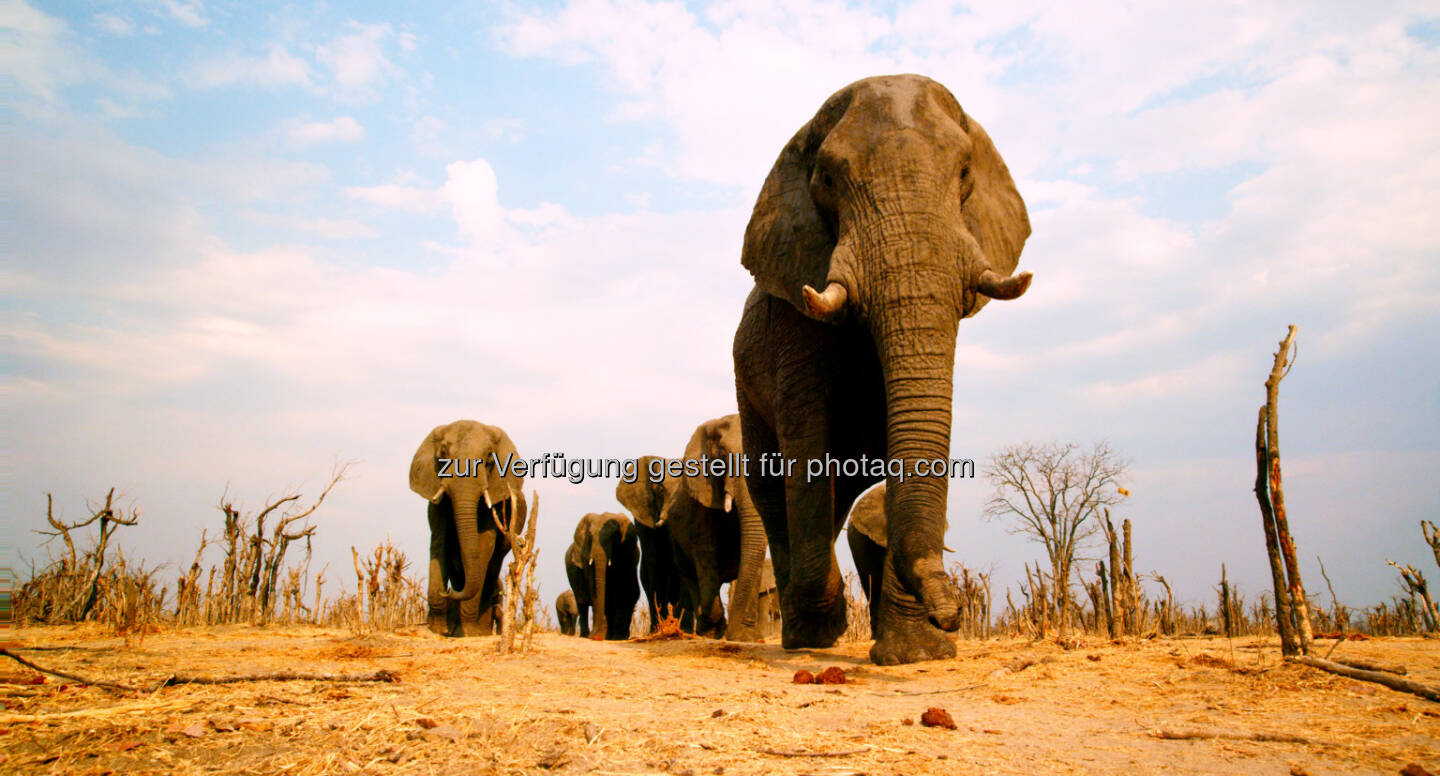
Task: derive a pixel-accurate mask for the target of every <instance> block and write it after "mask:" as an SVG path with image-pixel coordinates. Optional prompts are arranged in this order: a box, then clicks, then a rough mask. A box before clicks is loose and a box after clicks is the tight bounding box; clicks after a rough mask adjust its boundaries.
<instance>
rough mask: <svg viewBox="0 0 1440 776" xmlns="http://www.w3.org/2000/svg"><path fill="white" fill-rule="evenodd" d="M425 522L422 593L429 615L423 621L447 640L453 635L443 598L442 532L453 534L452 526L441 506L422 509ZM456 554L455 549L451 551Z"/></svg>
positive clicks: (446, 599)
mask: <svg viewBox="0 0 1440 776" xmlns="http://www.w3.org/2000/svg"><path fill="white" fill-rule="evenodd" d="M425 511H426V518H427V519H428V521H429V523H430V579H429V583H428V585H427V587H426V590H425V600H426V603H427V604H429V613H428V615H427V617H426V621H427V624H428V625H429V627H430V630H432V631H434V632H435V633H438V634H440V635H441V636H448V635H450V634H451V633H452V632H453V631H452V629H451V624H450V622H449V616H448V615H449V612H450V599H449V598H448V597H446V595H445V579H446V576H447V574H446V571H447V569H446V562H445V550H446V545H447V542H446V538H447V537H446V532H447V531H453V530H454V528H453V523H454V521H452V520H451V519H450V516H449V515H448V514H446V512H447V511H448V510H447V509H446V508H445V506H444V505H443V504H430V505H428V507H427V508H426V510H425ZM455 549H456V550H457V551H458V549H459V548H458V547H456V548H455Z"/></svg>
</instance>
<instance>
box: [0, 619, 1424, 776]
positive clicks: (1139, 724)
mask: <svg viewBox="0 0 1440 776" xmlns="http://www.w3.org/2000/svg"><path fill="white" fill-rule="evenodd" d="M11 644H12V645H25V646H32V647H33V646H46V647H50V648H51V649H47V650H43V651H38V650H37V651H26V650H23V649H20V650H17V652H18V653H19V654H21V655H23V656H25V657H27V658H28V659H30V660H33V661H34V662H36V663H38V664H40V665H42V666H45V667H53V668H58V669H61V670H66V671H70V672H73V673H78V674H81V675H83V676H85V677H89V678H104V679H108V680H111V681H116V682H123V683H126V684H130V685H144V686H147V687H151V686H154V685H155V684H156V683H157V682H159V681H160V680H162V679H163V678H164V677H165V676H167V675H169V674H172V673H176V672H189V673H203V674H210V675H217V676H219V675H235V674H239V673H250V672H259V671H270V670H300V671H334V672H345V673H360V672H369V671H373V670H375V669H378V668H384V669H389V670H391V671H394V672H396V673H397V674H398V675H399V681H397V682H394V683H374V682H371V683H336V682H296V681H291V682H274V681H270V682H249V683H244V684H236V685H219V686H199V685H188V686H174V687H166V688H164V689H160V690H158V691H154V692H147V693H144V694H124V693H113V692H109V691H106V690H102V689H99V688H95V687H84V686H80V685H77V684H75V683H73V682H67V681H65V680H57V679H54V678H50V679H47V680H46V681H45V682H44V683H43V684H32V683H28V682H33V681H34V677H35V674H33V673H32V672H30V671H29V670H27V669H24V668H22V667H21V666H20V665H18V664H16V663H14V662H12V661H9V660H3V663H4V665H0V682H3V683H0V694H3V699H4V701H5V704H6V706H7V710H6V711H5V712H3V716H0V771H3V772H5V773H104V772H112V771H113V772H127V773H129V772H137V773H139V772H150V773H173V772H179V773H193V772H226V773H294V774H308V773H347V772H366V773H382V774H384V773H396V774H400V773H424V774H430V773H436V774H440V773H462V772H463V773H495V774H508V773H543V772H560V773H594V774H645V773H671V774H696V775H697V776H698V775H700V774H718V773H724V774H750V773H811V774H859V773H864V774H890V773H904V774H916V773H966V774H971V773H997V774H1009V773H1023V774H1034V773H1106V774H1111V773H1147V774H1148V773H1193V774H1221V773H1227V774H1229V773H1234V774H1252V773H1253V774H1281V775H1283V774H1302V773H1307V774H1315V776H1319V775H1320V774H1327V773H1390V774H1394V773H1399V772H1400V769H1401V768H1403V767H1405V766H1406V765H1407V764H1410V763H1419V764H1421V765H1423V766H1424V767H1425V768H1427V769H1429V770H1430V771H1432V772H1433V771H1440V704H1435V703H1431V702H1427V701H1424V700H1422V699H1420V698H1417V697H1414V696H1411V695H1406V694H1402V693H1397V692H1393V691H1391V690H1388V689H1384V688H1382V687H1379V686H1377V685H1371V684H1363V683H1360V682H1356V681H1352V680H1350V679H1345V678H1341V677H1337V676H1332V675H1329V674H1326V673H1323V672H1320V671H1316V670H1314V669H1310V668H1305V667H1298V666H1293V665H1281V664H1280V663H1279V659H1278V656H1277V650H1276V648H1275V645H1274V644H1273V642H1267V643H1257V642H1256V641H1254V640H1249V639H1246V640H1237V641H1236V642H1235V643H1234V644H1233V645H1232V644H1230V643H1229V642H1227V641H1225V640H1224V639H1176V640H1166V639H1158V640H1154V641H1140V642H1138V643H1130V644H1119V645H1116V644H1111V643H1109V642H1096V641H1094V640H1091V641H1090V642H1089V643H1082V644H1081V645H1080V646H1079V647H1077V648H1074V649H1070V650H1065V649H1061V648H1060V647H1059V646H1056V645H1055V644H1053V643H1039V644H1035V643H1029V642H1023V641H1013V640H996V641H962V642H960V644H959V648H960V655H959V657H958V658H957V659H955V660H951V661H945V662H938V663H926V664H920V665H915V666H904V667H898V668H880V667H876V666H872V665H870V664H869V661H868V660H867V659H866V657H865V654H866V650H867V649H868V646H869V645H868V643H866V644H848V645H842V646H839V647H836V648H834V649H829V650H822V651H806V652H785V651H784V650H782V649H780V648H779V647H778V646H775V645H761V644H756V645H749V644H746V645H741V644H728V643H722V642H716V641H708V640H698V639H686V640H671V641H653V642H609V643H603V642H591V641H582V640H580V639H577V638H569V637H562V636H559V635H556V634H544V635H542V636H541V637H539V641H538V651H537V653H536V654H532V655H531V656H528V657H519V656H508V657H498V656H496V655H495V654H494V648H495V641H494V639H493V638H486V639H465V640H459V639H450V640H446V639H440V638H438V637H434V636H431V635H430V634H429V633H428V632H424V631H418V630H416V631H407V632H404V633H400V634H394V635H385V636H374V637H367V638H353V637H350V636H348V635H347V634H345V633H342V632H335V631H323V630H317V629H305V630H274V629H268V630H266V629H258V628H226V629H209V630H192V631H170V632H165V633H161V634H155V635H151V636H149V637H147V638H146V639H145V640H144V642H143V644H141V645H138V646H130V647H126V646H125V645H124V644H123V643H122V642H121V641H120V640H118V639H113V638H105V637H103V636H100V635H99V634H98V632H96V631H90V632H88V636H87V632H85V631H77V630H73V629H29V630H22V631H18V632H14V633H13V639H12V642H11ZM1322 644H1323V645H1324V646H1325V647H1326V648H1328V644H1329V642H1323V643H1322ZM57 647H58V649H57ZM1336 656H1349V657H1357V658H1370V659H1380V660H1386V661H1392V662H1401V663H1404V664H1405V665H1407V666H1408V667H1409V670H1410V676H1411V678H1414V679H1417V680H1419V681H1424V682H1428V683H1432V684H1436V683H1440V642H1436V641H1424V640H1419V639H1385V640H1372V641H1366V642H1346V643H1344V644H1342V645H1341V646H1340V647H1339V650H1338V651H1337V652H1336ZM1017 658H1019V659H1020V660H1018V661H1017ZM1026 658H1029V659H1033V660H1036V661H1038V662H1036V663H1034V664H1032V665H1030V666H1028V667H1026V668H1024V669H1022V670H1019V671H1013V672H1012V671H1007V670H1002V669H1004V667H1005V666H1006V665H1007V664H1008V665H1011V666H1015V665H1018V664H1019V663H1022V662H1025V659H1026ZM829 666H839V667H840V668H842V669H844V670H845V671H846V673H847V676H848V678H849V682H848V683H846V684H844V685H796V684H793V683H792V682H791V679H792V676H793V675H794V673H795V671H796V670H797V669H801V668H804V669H808V670H811V671H814V672H816V673H818V672H819V671H820V670H821V669H822V668H825V667H829ZM930 707H940V708H944V709H945V710H947V711H948V712H949V714H950V716H951V717H952V718H953V720H954V722H955V723H956V725H957V729H954V730H949V729H944V728H938V727H926V726H923V725H921V724H920V717H921V715H922V714H923V713H924V712H925V711H926V709H927V708H930ZM912 723H913V724H912ZM1161 731H1164V732H1165V733H1168V734H1175V733H1198V734H1202V735H1207V736H1219V737H1211V738H1203V739H1198V740H1174V739H1170V738H1164V737H1162V733H1161ZM1266 736H1270V737H1275V738H1279V739H1281V740H1280V741H1278V742H1277V741H1274V740H1271V741H1265V740H1257V739H1259V738H1263V737H1266ZM1297 737H1298V739H1303V740H1297Z"/></svg>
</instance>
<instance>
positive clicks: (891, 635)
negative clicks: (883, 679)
mask: <svg viewBox="0 0 1440 776" xmlns="http://www.w3.org/2000/svg"><path fill="white" fill-rule="evenodd" d="M952 657H955V642H954V641H952V640H951V639H950V636H949V635H947V634H946V633H945V632H944V631H942V630H940V629H939V628H936V627H935V626H933V625H931V624H930V623H929V622H926V621H924V620H921V621H920V622H913V621H906V622H904V623H900V624H898V625H896V624H891V626H890V627H888V628H886V629H885V631H884V633H883V634H882V635H881V637H880V639H879V640H877V641H876V642H875V643H874V644H873V645H872V646H871V647H870V662H872V663H874V664H875V665H879V666H895V665H900V664H901V663H921V662H924V661H926V660H946V659H949V658H952Z"/></svg>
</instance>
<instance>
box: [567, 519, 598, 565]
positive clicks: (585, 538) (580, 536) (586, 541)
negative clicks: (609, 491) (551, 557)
mask: <svg viewBox="0 0 1440 776" xmlns="http://www.w3.org/2000/svg"><path fill="white" fill-rule="evenodd" d="M591 517H592V515H586V516H584V517H582V518H580V522H579V523H576V524H575V537H574V539H573V541H572V542H571V544H570V550H569V551H568V552H566V554H565V557H566V558H567V559H568V558H569V557H570V556H571V554H573V555H574V556H575V558H576V560H577V561H578V562H579V565H581V566H584V565H585V564H587V563H589V562H590V537H591V533H592V530H593V526H592V525H591V522H590V518H591Z"/></svg>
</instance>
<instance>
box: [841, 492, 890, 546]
mask: <svg viewBox="0 0 1440 776" xmlns="http://www.w3.org/2000/svg"><path fill="white" fill-rule="evenodd" d="M850 528H851V529H852V530H854V531H858V532H859V533H860V534H861V535H862V536H864V537H865V538H867V539H869V540H870V541H872V542H874V543H876V544H878V545H880V546H881V547H884V546H886V541H887V540H886V535H885V484H884V483H881V484H880V485H879V486H877V487H874V488H871V489H870V490H868V491H866V492H865V493H864V495H862V496H860V498H859V499H857V500H856V501H855V506H854V507H852V508H851V509H850Z"/></svg>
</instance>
